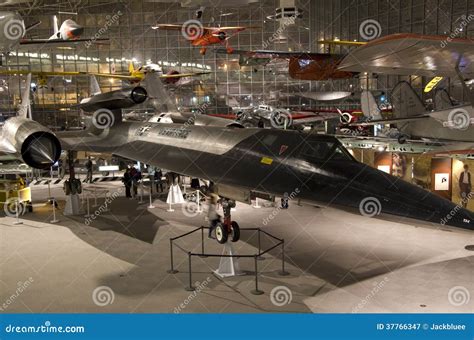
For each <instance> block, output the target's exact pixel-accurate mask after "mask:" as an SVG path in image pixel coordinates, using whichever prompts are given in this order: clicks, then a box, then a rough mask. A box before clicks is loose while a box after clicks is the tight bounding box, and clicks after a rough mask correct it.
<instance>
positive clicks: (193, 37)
mask: <svg viewBox="0 0 474 340" xmlns="http://www.w3.org/2000/svg"><path fill="white" fill-rule="evenodd" d="M252 28H259V27H245V26H231V27H204V26H202V24H201V22H200V21H198V20H189V21H187V22H186V23H184V24H180V25H173V24H158V25H156V26H153V27H152V29H164V30H175V31H181V33H182V35H183V37H184V38H186V39H187V40H189V41H190V42H191V45H192V46H199V47H201V48H200V50H199V53H200V54H202V55H204V54H206V51H207V48H208V47H209V46H211V45H219V44H220V45H225V47H226V51H227V53H232V52H233V51H234V49H233V48H232V47H230V45H229V39H230V38H232V37H233V36H234V35H236V34H237V33H239V32H242V31H245V30H247V29H252Z"/></svg>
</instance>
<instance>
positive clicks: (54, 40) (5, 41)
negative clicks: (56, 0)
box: [0, 11, 109, 55]
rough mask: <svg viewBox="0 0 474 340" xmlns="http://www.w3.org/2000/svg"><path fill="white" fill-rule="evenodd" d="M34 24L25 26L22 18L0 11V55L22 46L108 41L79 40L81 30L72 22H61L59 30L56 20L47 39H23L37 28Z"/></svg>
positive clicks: (100, 40)
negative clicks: (52, 30) (51, 33)
mask: <svg viewBox="0 0 474 340" xmlns="http://www.w3.org/2000/svg"><path fill="white" fill-rule="evenodd" d="M39 24H40V22H36V23H34V24H32V25H30V26H25V22H24V20H23V18H22V17H21V16H20V15H19V14H18V13H16V12H6V11H0V54H1V55H8V54H9V53H10V52H12V51H14V50H16V49H17V48H18V47H20V46H24V45H41V46H48V45H53V46H61V45H66V46H67V45H68V44H71V43H72V44H74V43H76V44H77V43H79V42H94V43H101V42H107V41H108V40H109V39H106V38H99V39H95V38H94V39H91V38H82V39H80V38H79V35H80V34H81V33H82V32H83V30H84V29H83V28H82V27H81V26H79V25H78V24H77V23H75V22H74V21H72V20H66V21H65V22H63V24H62V25H61V27H60V28H58V27H57V19H56V23H55V27H54V34H53V35H52V36H51V37H50V38H49V39H24V37H25V34H26V33H27V32H29V31H31V30H32V29H33V28H34V27H36V26H38V25H39Z"/></svg>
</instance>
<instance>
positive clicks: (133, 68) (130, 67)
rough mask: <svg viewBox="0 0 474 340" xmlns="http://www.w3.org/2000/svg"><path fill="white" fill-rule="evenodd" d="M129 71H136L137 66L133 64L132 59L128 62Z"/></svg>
mask: <svg viewBox="0 0 474 340" xmlns="http://www.w3.org/2000/svg"><path fill="white" fill-rule="evenodd" d="M128 72H129V73H130V74H132V73H133V72H135V67H134V66H133V61H130V63H129V64H128Z"/></svg>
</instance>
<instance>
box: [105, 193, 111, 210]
mask: <svg viewBox="0 0 474 340" xmlns="http://www.w3.org/2000/svg"><path fill="white" fill-rule="evenodd" d="M108 195H109V191H108V190H106V191H105V192H104V212H109V211H110V209H109V204H108V203H107V196H108ZM110 202H112V200H110Z"/></svg>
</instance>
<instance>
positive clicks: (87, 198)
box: [84, 194, 92, 217]
mask: <svg viewBox="0 0 474 340" xmlns="http://www.w3.org/2000/svg"><path fill="white" fill-rule="evenodd" d="M86 201H87V214H86V215H85V216H84V217H91V216H92V215H91V212H90V207H89V194H87V195H86Z"/></svg>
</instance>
